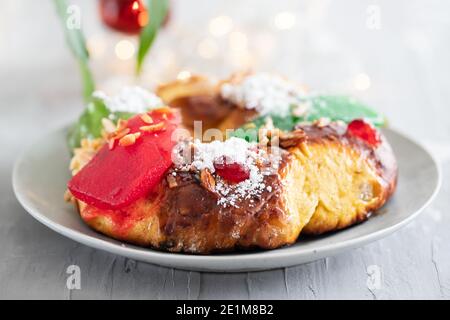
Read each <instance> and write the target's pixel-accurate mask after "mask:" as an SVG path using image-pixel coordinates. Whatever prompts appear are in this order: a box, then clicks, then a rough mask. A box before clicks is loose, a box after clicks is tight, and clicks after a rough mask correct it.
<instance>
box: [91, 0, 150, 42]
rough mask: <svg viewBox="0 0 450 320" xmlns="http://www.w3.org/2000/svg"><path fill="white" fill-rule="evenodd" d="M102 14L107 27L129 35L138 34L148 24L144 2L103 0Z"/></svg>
mask: <svg viewBox="0 0 450 320" xmlns="http://www.w3.org/2000/svg"><path fill="white" fill-rule="evenodd" d="M100 14H101V17H102V20H103V22H104V23H105V24H106V25H107V26H109V27H110V28H112V29H114V30H117V31H120V32H124V33H129V34H138V33H139V32H140V31H141V29H142V28H143V27H145V26H146V25H147V23H148V12H147V9H146V8H145V6H144V4H143V2H142V0H101V1H100Z"/></svg>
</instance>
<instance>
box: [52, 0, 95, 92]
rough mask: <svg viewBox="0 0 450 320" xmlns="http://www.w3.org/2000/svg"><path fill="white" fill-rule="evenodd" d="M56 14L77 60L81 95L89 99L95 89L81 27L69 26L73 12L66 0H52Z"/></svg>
mask: <svg viewBox="0 0 450 320" xmlns="http://www.w3.org/2000/svg"><path fill="white" fill-rule="evenodd" d="M53 2H54V4H55V6H56V11H57V13H58V16H59V18H60V20H61V23H62V25H63V29H64V34H65V37H66V41H67V44H68V45H69V48H70V50H71V51H72V53H73V55H74V56H75V58H76V59H77V61H78V65H79V67H80V72H81V77H82V81H83V96H84V99H85V101H89V99H90V98H91V96H92V93H93V92H94V90H95V83H94V77H93V76H92V73H91V70H90V69H89V52H88V50H87V47H86V41H85V38H84V35H83V32H82V31H81V28H77V27H76V26H70V25H69V21H71V19H73V17H72V16H71V15H73V14H75V12H72V11H71V8H70V6H69V4H68V2H67V1H66V0H53Z"/></svg>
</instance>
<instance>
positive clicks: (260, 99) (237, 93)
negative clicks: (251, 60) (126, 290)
mask: <svg viewBox="0 0 450 320" xmlns="http://www.w3.org/2000/svg"><path fill="white" fill-rule="evenodd" d="M221 95H222V98H224V99H225V100H228V101H231V102H233V103H234V104H237V105H239V106H241V107H243V108H246V109H255V110H256V111H258V112H259V113H260V114H261V115H266V114H273V113H276V114H277V115H280V116H286V115H288V114H289V113H290V111H291V108H295V107H296V106H299V105H301V104H302V101H301V99H302V98H303V97H304V93H303V92H302V90H300V88H298V87H296V86H295V85H293V84H292V83H290V82H288V81H286V80H285V79H283V78H282V77H279V76H275V75H271V74H268V73H257V74H254V75H250V76H248V77H246V78H245V79H244V80H243V81H242V82H240V83H237V84H232V83H226V84H224V85H222V88H221Z"/></svg>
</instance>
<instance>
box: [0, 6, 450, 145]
mask: <svg viewBox="0 0 450 320" xmlns="http://www.w3.org/2000/svg"><path fill="white" fill-rule="evenodd" d="M72 3H73V4H76V5H78V6H79V7H80V9H81V14H82V15H81V18H82V25H83V31H84V33H85V35H86V38H87V42H88V46H89V49H90V51H91V56H92V68H93V70H94V72H95V76H96V80H97V84H98V86H99V87H100V88H102V89H105V90H107V91H114V90H116V88H118V87H120V86H122V85H124V84H130V83H136V82H138V83H140V84H141V85H143V86H145V87H151V86H154V85H155V84H157V83H159V82H163V81H167V80H170V79H174V78H175V77H177V76H179V77H183V76H186V75H187V74H188V73H187V72H191V73H202V74H207V75H210V76H213V77H216V78H219V77H223V76H227V75H228V74H230V73H231V72H233V71H236V70H241V69H243V68H251V69H253V70H264V71H271V72H277V73H281V74H283V75H286V76H288V77H290V78H292V79H294V80H296V81H299V82H302V83H304V84H306V85H308V86H309V87H310V88H311V89H312V90H314V91H327V92H335V93H345V94H352V95H355V96H357V97H359V98H361V99H362V100H364V101H365V102H367V103H368V104H370V105H372V106H374V107H375V108H377V109H379V110H381V111H382V112H384V113H385V114H386V115H387V116H388V118H389V120H390V123H391V125H392V126H394V127H396V128H399V129H401V130H402V131H406V132H408V133H410V134H411V135H413V136H415V137H417V138H424V137H425V138H429V139H444V138H445V137H447V136H448V135H449V130H450V126H449V124H450V120H448V119H445V118H442V117H439V114H440V111H441V110H443V109H447V108H448V104H447V103H448V101H449V100H450V90H448V88H449V85H450V73H449V71H450V60H449V57H450V43H449V39H450V15H449V14H448V12H449V9H450V3H449V2H448V1H445V0H428V1H424V0H414V1H412V0H397V1H389V0H383V1H381V0H378V1H376V0H345V1H339V2H338V1H330V0H311V1H299V0H277V1H275V0H246V1H229V0H228V1H226V0H213V1H211V0H189V1H181V0H172V1H171V13H170V20H169V23H168V24H167V25H166V27H165V28H164V29H163V30H162V32H161V33H160V35H159V37H158V39H157V41H156V43H155V45H154V47H153V48H152V51H151V53H150V55H149V57H148V58H147V60H146V64H145V67H144V73H143V75H142V77H141V79H139V80H136V79H135V78H134V75H133V72H134V57H133V54H134V53H135V51H136V45H137V37H134V36H128V35H124V34H121V33H117V32H114V31H113V30H111V29H110V28H108V27H107V26H106V25H105V24H104V23H103V22H102V20H101V18H100V13H99V1H97V0H74V1H72ZM0 15H1V17H0V39H1V41H0V83H1V86H0V108H1V114H2V115H1V117H2V118H3V119H4V120H6V122H7V123H9V124H13V123H14V124H15V125H17V126H18V127H20V126H21V125H20V122H21V121H20V118H19V117H23V116H24V113H25V112H26V113H27V114H28V116H32V117H33V115H36V116H37V117H38V118H42V117H43V116H45V123H46V127H58V126H61V125H64V124H66V123H68V122H70V121H72V120H74V117H76V116H77V115H78V114H79V113H80V112H81V110H82V108H83V104H82V97H81V88H80V85H81V80H80V77H79V73H78V69H77V66H76V63H75V61H74V59H73V57H72V55H71V53H70V52H69V50H68V48H67V46H66V44H65V41H64V36H63V33H62V27H61V24H60V21H59V20H58V18H57V16H56V13H55V9H54V6H53V2H52V1H49V0H39V1H17V0H2V1H1V2H0ZM19 107H20V110H21V112H20V114H18V113H17V112H16V110H17V109H18V108H19ZM405 117H407V119H408V121H404V119H405ZM430 126H433V131H432V132H433V133H432V136H430V130H429V127H430ZM0 130H1V134H2V136H5V135H6V136H9V135H10V134H11V130H9V129H8V130H7V129H5V128H1V129H0ZM13 132H14V130H13Z"/></svg>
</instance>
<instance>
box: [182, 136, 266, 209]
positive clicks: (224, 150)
mask: <svg viewBox="0 0 450 320" xmlns="http://www.w3.org/2000/svg"><path fill="white" fill-rule="evenodd" d="M186 152H187V153H190V152H192V153H193V154H192V155H189V154H186ZM174 155H175V158H174V162H175V167H176V170H180V171H192V170H194V171H201V170H204V169H208V170H209V171H210V172H211V173H214V172H215V168H214V164H215V163H216V164H217V163H223V162H224V161H225V162H226V163H238V164H240V165H242V166H243V167H245V168H246V169H247V170H248V171H249V178H248V179H246V180H244V181H242V182H239V183H235V184H232V183H228V182H227V181H225V180H224V179H222V178H221V177H220V176H218V175H214V176H215V180H216V184H215V192H217V194H218V195H219V199H218V201H217V204H218V205H221V206H223V207H228V206H232V207H238V204H239V201H241V200H245V199H251V200H250V206H251V205H252V202H253V198H255V197H256V198H257V197H258V196H260V195H261V193H262V192H263V191H264V190H267V191H269V192H270V191H271V187H268V186H266V185H265V184H264V176H265V175H270V174H272V171H271V170H261V168H259V167H258V166H257V164H256V162H257V161H259V162H267V161H269V160H268V159H269V157H267V154H266V153H265V151H262V150H260V149H258V148H257V146H256V144H255V143H249V142H247V141H246V140H244V139H239V138H234V137H233V138H230V139H228V140H226V141H224V142H221V141H213V142H211V143H202V142H200V141H198V140H196V141H194V142H187V141H184V142H180V143H179V144H178V145H177V146H176V147H175V149H174ZM186 159H192V162H189V161H187V160H186Z"/></svg>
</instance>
